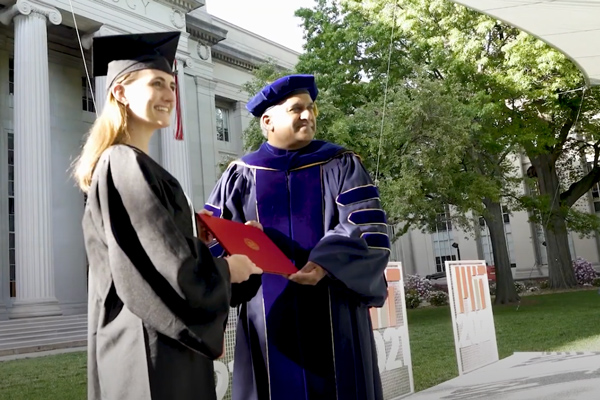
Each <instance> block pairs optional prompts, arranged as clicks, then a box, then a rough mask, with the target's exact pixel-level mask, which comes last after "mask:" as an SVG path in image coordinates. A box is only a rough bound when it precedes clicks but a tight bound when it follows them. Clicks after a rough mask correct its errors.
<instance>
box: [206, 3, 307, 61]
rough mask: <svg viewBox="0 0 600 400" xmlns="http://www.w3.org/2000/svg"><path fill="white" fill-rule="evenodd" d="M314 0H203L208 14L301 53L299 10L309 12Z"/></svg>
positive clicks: (302, 42)
mask: <svg viewBox="0 0 600 400" xmlns="http://www.w3.org/2000/svg"><path fill="white" fill-rule="evenodd" d="M313 5H314V0H206V7H207V11H208V13H209V14H212V15H214V16H215V17H218V18H221V19H224V20H225V21H228V22H231V23H232V24H235V25H237V26H239V27H241V28H244V29H246V30H249V31H250V32H253V33H256V34H257V35H260V36H263V37H265V38H267V39H269V40H271V41H273V42H276V43H279V44H282V45H284V46H286V47H289V48H290V49H292V50H295V51H297V52H302V45H303V44H304V40H303V38H302V28H301V27H300V22H301V21H300V19H299V18H296V17H295V16H294V13H295V12H296V10H297V9H299V8H303V7H306V8H311V7H312V6H313Z"/></svg>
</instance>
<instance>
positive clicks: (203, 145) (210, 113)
mask: <svg viewBox="0 0 600 400" xmlns="http://www.w3.org/2000/svg"><path fill="white" fill-rule="evenodd" d="M194 79H195V81H196V92H197V93H196V94H197V96H198V120H199V123H200V150H201V151H202V175H203V176H202V184H203V186H204V193H205V194H206V196H208V194H209V193H210V192H212V189H213V187H214V186H215V182H216V181H217V176H218V171H217V168H218V167H217V159H218V158H217V147H216V143H215V142H216V140H217V130H216V128H215V118H216V116H215V88H216V83H215V82H214V81H212V80H210V79H207V78H204V77H201V76H195V77H194Z"/></svg>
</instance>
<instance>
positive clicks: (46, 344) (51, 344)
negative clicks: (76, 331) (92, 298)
mask: <svg viewBox="0 0 600 400" xmlns="http://www.w3.org/2000/svg"><path fill="white" fill-rule="evenodd" d="M85 346H87V339H82V338H81V337H77V336H73V337H63V339H62V340H50V341H34V342H29V343H20V345H19V346H15V347H12V348H7V349H0V357H4V356H10V355H15V354H27V353H35V352H38V351H49V350H58V349H69V348H72V347H85Z"/></svg>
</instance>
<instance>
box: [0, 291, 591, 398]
mask: <svg viewBox="0 0 600 400" xmlns="http://www.w3.org/2000/svg"><path fill="white" fill-rule="evenodd" d="M599 307H600V296H599V295H598V293H597V292H596V291H595V290H586V291H578V292H566V293H558V294H546V295H540V296H527V297H524V298H523V299H522V301H521V304H520V306H519V307H518V309H517V306H516V305H510V306H497V307H494V321H495V324H496V336H497V339H498V350H499V352H500V358H504V357H507V356H509V355H511V354H512V353H513V352H518V351H586V350H596V351H600V324H599V323H598V320H599V311H598V310H599ZM408 322H409V330H410V342H411V352H412V361H413V370H414V377H415V389H416V390H417V391H419V390H423V389H426V388H428V387H431V386H434V385H436V384H438V383H441V382H444V381H446V380H448V379H451V378H454V377H455V376H457V375H458V369H457V367H456V353H455V350H454V339H453V333H452V325H451V320H450V311H449V309H448V307H440V308H423V309H417V310H409V311H408ZM85 362H86V360H85V353H69V354H63V355H58V356H48V357H41V358H32V359H26V360H17V361H7V362H0V400H42V399H43V400H84V399H85V398H86V384H85V380H86V378H85V369H86V365H85Z"/></svg>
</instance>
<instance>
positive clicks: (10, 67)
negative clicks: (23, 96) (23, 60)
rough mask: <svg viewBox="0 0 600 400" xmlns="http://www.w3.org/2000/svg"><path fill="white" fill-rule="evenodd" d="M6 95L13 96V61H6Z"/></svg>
mask: <svg viewBox="0 0 600 400" xmlns="http://www.w3.org/2000/svg"><path fill="white" fill-rule="evenodd" d="M8 94H15V59H14V58H12V57H11V58H9V59H8Z"/></svg>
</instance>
